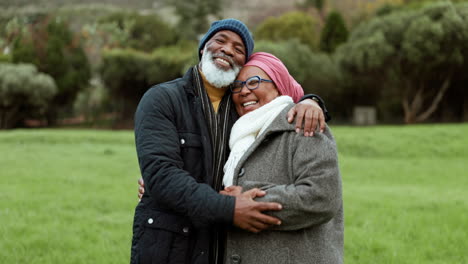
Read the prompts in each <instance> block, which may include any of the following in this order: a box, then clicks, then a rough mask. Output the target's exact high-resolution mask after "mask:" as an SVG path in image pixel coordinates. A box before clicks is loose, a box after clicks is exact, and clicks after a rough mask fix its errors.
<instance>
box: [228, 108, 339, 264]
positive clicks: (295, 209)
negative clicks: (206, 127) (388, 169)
mask: <svg viewBox="0 0 468 264" xmlns="http://www.w3.org/2000/svg"><path fill="white" fill-rule="evenodd" d="M290 108H291V107H286V109H284V110H283V111H282V112H281V113H280V114H279V115H278V116H277V118H276V119H275V120H274V121H273V123H272V124H271V125H270V126H269V127H268V128H267V130H266V131H265V133H263V134H262V135H260V136H259V137H258V138H257V139H256V140H255V142H254V143H253V144H252V146H251V147H250V148H249V149H248V150H247V152H246V153H245V154H244V156H243V157H242V158H241V160H240V161H239V163H238V165H237V167H236V169H235V172H234V184H235V185H239V186H242V187H243V190H244V191H246V190H248V189H251V188H260V189H263V190H266V192H267V195H266V196H265V197H261V198H256V200H257V201H265V202H278V203H281V204H282V205H283V209H282V210H281V211H279V212H270V213H269V214H270V215H273V216H276V217H278V218H279V219H281V220H282V224H281V225H280V226H278V227H274V228H272V229H269V230H266V231H262V232H260V233H258V234H254V233H250V232H247V231H244V230H240V229H236V228H233V229H230V230H228V234H227V241H226V252H225V263H233V264H235V263H242V264H262V263H265V264H283V263H294V264H299V263H316V264H318V263H327V264H328V263H330V264H339V263H343V235H344V226H343V200H342V191H341V176H340V172H339V168H338V158H337V149H336V144H335V140H334V139H333V136H332V134H331V133H330V128H328V127H327V128H326V130H325V131H324V133H316V134H315V135H314V136H313V137H304V136H302V135H298V134H297V133H296V132H295V131H294V130H295V128H294V125H293V124H289V123H288V122H287V120H286V118H285V117H286V113H287V111H288V110H289V109H290Z"/></svg>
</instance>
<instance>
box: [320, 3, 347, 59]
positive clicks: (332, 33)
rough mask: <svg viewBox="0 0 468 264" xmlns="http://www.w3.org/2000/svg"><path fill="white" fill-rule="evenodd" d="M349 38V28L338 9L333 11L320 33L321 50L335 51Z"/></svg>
mask: <svg viewBox="0 0 468 264" xmlns="http://www.w3.org/2000/svg"><path fill="white" fill-rule="evenodd" d="M347 39H348V29H347V28H346V24H345V22H344V20H343V17H342V16H341V14H340V13H339V12H338V11H333V12H331V13H330V14H329V15H328V16H327V19H326V22H325V27H323V29H322V33H321V35H320V50H321V51H324V52H328V53H333V52H334V51H335V49H336V47H338V46H339V45H340V44H342V43H344V42H346V40H347Z"/></svg>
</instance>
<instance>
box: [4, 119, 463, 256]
mask: <svg viewBox="0 0 468 264" xmlns="http://www.w3.org/2000/svg"><path fill="white" fill-rule="evenodd" d="M332 129H333V133H334V135H335V137H336V140H337V142H338V148H339V153H340V168H341V173H342V177H343V191H344V205H345V262H346V263H347V264H349V263H359V264H361V263H372V264H374V263H395V264H401V263H408V264H409V263H411V264H415V263H468V255H467V253H466V252H467V249H468V191H467V189H468V172H467V170H468V124H463V125H461V124H458V125H420V126H378V127H332ZM0 153H1V154H0V155H1V158H0V223H1V224H0V263H128V261H129V252H130V240H131V234H132V233H131V232H132V231H131V225H132V218H133V209H134V207H135V205H136V203H137V201H138V199H137V196H136V194H137V192H136V190H137V184H136V181H137V179H138V177H139V170H138V165H137V160H136V154H135V147H134V142H133V133H132V132H129V131H126V132H114V131H92V130H14V131H3V132H0ZM272 264H274V263H272Z"/></svg>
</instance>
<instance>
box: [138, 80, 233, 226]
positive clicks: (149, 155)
mask: <svg viewBox="0 0 468 264" xmlns="http://www.w3.org/2000/svg"><path fill="white" fill-rule="evenodd" d="M158 88H160V87H156V88H152V89H150V90H149V91H148V92H147V93H146V94H145V95H144V96H143V98H142V99H141V101H140V104H139V105H138V108H137V111H136V114H135V141H136V142H135V143H136V150H137V154H138V160H139V165H140V170H141V173H142V175H143V179H144V181H145V192H146V191H147V192H148V194H149V195H150V196H151V197H152V199H155V201H156V202H157V203H159V204H160V205H162V206H164V207H165V208H170V209H171V210H173V211H174V212H177V213H179V214H182V215H185V216H188V217H189V218H190V220H191V221H192V223H193V224H194V225H195V226H209V225H212V224H213V223H228V224H230V223H232V218H233V215H234V207H235V201H234V198H233V197H230V196H225V195H221V194H219V193H217V192H216V191H215V190H214V189H213V188H212V187H211V186H209V185H208V184H204V183H199V182H197V181H196V180H195V179H194V178H193V177H192V176H191V175H190V173H189V172H188V171H185V170H184V169H183V159H182V156H181V152H180V145H179V137H178V131H177V129H176V126H175V124H174V120H175V115H176V113H175V110H174V107H173V103H171V100H170V98H172V97H171V96H169V95H168V94H167V93H166V92H165V90H164V89H158Z"/></svg>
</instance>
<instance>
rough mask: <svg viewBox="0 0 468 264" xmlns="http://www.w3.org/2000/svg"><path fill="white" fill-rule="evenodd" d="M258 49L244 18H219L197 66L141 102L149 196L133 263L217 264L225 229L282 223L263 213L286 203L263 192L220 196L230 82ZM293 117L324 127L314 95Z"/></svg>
mask: <svg viewBox="0 0 468 264" xmlns="http://www.w3.org/2000/svg"><path fill="white" fill-rule="evenodd" d="M253 47H254V42H253V39H252V37H251V34H250V32H249V30H248V29H247V27H246V26H245V25H244V24H243V23H242V22H240V21H238V20H235V19H225V20H220V21H216V22H214V23H213V24H212V26H211V28H210V29H209V31H208V32H207V33H206V34H205V36H204V37H203V38H202V39H201V41H200V45H199V55H200V58H201V61H200V63H199V65H196V66H193V67H192V68H191V69H189V70H188V71H187V73H186V74H185V75H184V76H183V77H182V78H179V79H176V80H173V81H170V82H167V83H162V84H158V85H156V86H154V87H152V88H151V89H149V90H148V91H147V92H146V94H145V95H144V96H143V98H142V99H141V101H140V104H139V105H138V108H137V111H136V114H135V141H136V148H137V154H138V160H139V165H140V169H141V173H142V176H143V179H144V183H145V193H144V195H143V197H142V199H141V202H140V203H139V204H138V206H137V207H136V210H135V217H134V224H133V241H132V251H131V255H132V256H131V263H218V261H219V260H221V259H222V246H220V245H222V243H220V242H221V241H223V239H222V232H220V230H222V229H221V228H220V227H221V226H227V225H236V226H238V227H240V228H243V229H246V230H250V231H260V230H263V229H265V228H267V227H269V226H272V225H278V224H280V221H279V220H278V219H276V218H274V217H271V216H269V215H267V214H264V213H262V212H263V211H271V210H281V205H279V204H276V203H263V202H256V201H254V200H253V198H255V197H257V196H262V195H265V193H264V192H263V191H261V190H258V189H253V190H250V191H247V192H245V193H243V194H240V195H238V196H235V197H233V196H226V195H221V194H219V193H218V191H219V190H220V189H221V187H222V177H223V171H222V170H223V166H224V163H225V161H226V159H227V157H228V144H227V142H228V136H229V134H230V130H231V127H232V124H233V123H234V122H235V121H236V119H237V118H238V116H237V113H236V111H235V109H234V107H233V105H232V102H231V100H230V94H229V92H227V91H228V90H229V89H228V86H229V84H231V83H232V82H233V81H234V80H235V78H236V76H237V74H238V73H239V70H240V68H241V67H242V66H243V65H244V64H245V63H246V61H247V59H248V58H249V56H250V55H251V53H252V51H253ZM310 97H313V98H314V99H316V98H318V97H314V96H313V95H309V98H310ZM317 101H319V102H320V103H321V106H322V108H324V106H323V102H321V100H320V98H318V100H317ZM250 103H255V102H250ZM325 113H326V111H325ZM288 115H289V117H288V118H289V120H290V121H292V119H293V116H294V115H296V127H298V128H299V127H300V126H302V122H303V119H304V120H305V122H304V123H305V125H304V134H305V135H306V136H307V135H312V133H311V132H312V130H313V129H312V128H315V127H316V126H317V124H318V123H319V124H320V126H321V127H324V125H325V124H324V114H323V112H322V110H321V109H320V107H318V105H317V103H316V102H314V101H312V100H310V99H307V100H305V102H303V103H299V104H298V105H297V106H296V107H295V108H294V109H293V110H292V111H291V112H290V113H288ZM285 118H286V117H285Z"/></svg>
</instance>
